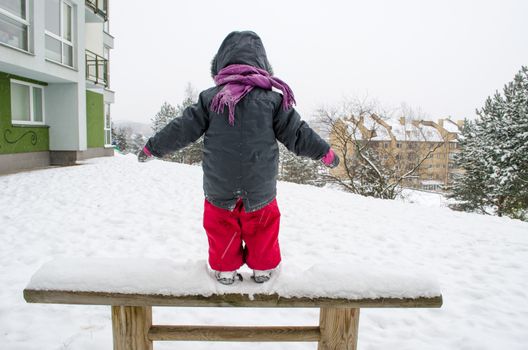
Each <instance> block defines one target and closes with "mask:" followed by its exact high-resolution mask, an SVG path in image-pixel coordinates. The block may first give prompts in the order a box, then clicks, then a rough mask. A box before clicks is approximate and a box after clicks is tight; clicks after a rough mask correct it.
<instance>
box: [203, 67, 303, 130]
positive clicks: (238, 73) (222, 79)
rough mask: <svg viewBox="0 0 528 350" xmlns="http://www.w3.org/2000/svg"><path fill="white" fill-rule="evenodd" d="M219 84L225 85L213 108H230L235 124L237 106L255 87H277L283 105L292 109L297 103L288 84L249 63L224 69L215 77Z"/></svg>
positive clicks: (221, 109)
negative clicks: (280, 92)
mask: <svg viewBox="0 0 528 350" xmlns="http://www.w3.org/2000/svg"><path fill="white" fill-rule="evenodd" d="M214 81H215V83H216V85H217V86H219V85H224V84H225V86H224V88H223V89H222V90H220V91H219V92H218V93H217V94H216V96H215V97H214V98H213V101H212V102H211V109H212V110H213V111H214V112H216V113H222V112H223V111H224V106H225V105H227V107H228V108H229V124H231V125H234V124H235V106H236V104H237V103H238V102H239V101H240V100H241V99H242V98H244V96H246V95H247V94H248V93H249V92H250V91H251V90H253V88H255V87H258V88H262V89H265V90H271V88H272V87H275V88H277V89H279V90H281V91H282V95H283V97H282V107H283V108H284V109H285V110H288V109H290V108H291V107H292V106H293V105H294V104H295V97H294V96H293V91H292V90H291V89H290V87H289V86H288V84H286V83H285V82H283V81H282V80H280V79H279V78H275V77H273V76H271V75H270V74H269V73H268V72H267V71H265V70H264V69H260V68H257V67H253V66H249V65H247V64H232V65H229V66H227V67H225V68H224V69H222V70H221V71H220V72H218V74H217V75H216V76H215V77H214Z"/></svg>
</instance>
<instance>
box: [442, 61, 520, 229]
mask: <svg viewBox="0 0 528 350" xmlns="http://www.w3.org/2000/svg"><path fill="white" fill-rule="evenodd" d="M477 114H478V116H479V118H478V119H477V120H476V121H475V122H474V123H470V124H469V126H468V127H467V128H465V129H464V130H463V132H462V136H463V137H462V142H461V149H462V151H461V153H460V154H459V156H458V157H457V159H456V161H457V162H458V165H459V166H461V167H462V168H463V169H465V174H464V176H462V177H459V178H458V179H455V182H454V184H453V195H452V197H453V198H455V199H457V200H458V201H459V203H458V205H457V206H458V207H459V208H460V209H463V210H478V211H481V212H490V211H492V212H493V213H496V214H497V215H499V216H502V215H508V216H511V217H514V218H520V219H528V214H527V211H528V210H527V208H528V67H522V69H521V70H520V71H519V72H518V73H517V74H516V75H515V77H514V80H513V81H511V82H509V83H508V84H506V85H505V86H504V89H503V94H500V93H499V92H496V93H495V95H494V96H493V97H488V98H487V99H486V102H485V104H484V107H483V108H482V109H480V110H477Z"/></svg>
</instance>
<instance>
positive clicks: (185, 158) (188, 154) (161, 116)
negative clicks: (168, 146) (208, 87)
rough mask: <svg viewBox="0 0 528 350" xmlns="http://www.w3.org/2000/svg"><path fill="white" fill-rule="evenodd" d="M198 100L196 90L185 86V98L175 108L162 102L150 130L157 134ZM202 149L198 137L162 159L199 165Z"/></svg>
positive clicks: (201, 141)
mask: <svg viewBox="0 0 528 350" xmlns="http://www.w3.org/2000/svg"><path fill="white" fill-rule="evenodd" d="M197 100H198V95H197V93H196V90H195V89H194V88H193V87H192V85H191V84H190V83H188V84H187V87H186V88H185V97H184V99H183V101H182V102H181V104H178V105H177V106H176V107H174V106H172V105H171V104H169V103H168V102H164V103H163V105H162V106H161V109H160V111H159V112H158V113H156V115H155V116H154V117H153V118H152V119H151V121H152V130H153V131H154V132H158V131H160V130H161V129H163V128H164V127H165V125H167V124H168V123H170V122H171V121H172V120H173V119H174V118H176V117H180V116H181V115H182V114H183V111H184V110H185V109H186V108H187V107H189V106H192V105H193V104H194V103H196V102H197ZM202 149H203V136H202V137H200V138H199V139H198V140H197V141H195V142H193V143H191V144H190V145H188V146H187V147H184V148H182V149H180V150H178V151H176V152H174V153H172V154H168V155H166V156H165V157H164V159H165V160H168V161H172V162H178V163H185V164H199V163H201V161H202Z"/></svg>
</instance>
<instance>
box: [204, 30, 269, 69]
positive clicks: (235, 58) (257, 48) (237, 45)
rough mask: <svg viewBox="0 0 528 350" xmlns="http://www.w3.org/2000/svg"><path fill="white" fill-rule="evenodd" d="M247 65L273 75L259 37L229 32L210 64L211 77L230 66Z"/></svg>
mask: <svg viewBox="0 0 528 350" xmlns="http://www.w3.org/2000/svg"><path fill="white" fill-rule="evenodd" d="M235 63H236V64H248V65H250V66H253V67H258V68H261V69H265V70H266V71H268V72H269V73H270V74H273V70H272V68H271V65H270V63H269V62H268V57H267V56H266V50H265V49H264V45H263V44H262V40H261V39H260V37H259V36H258V35H257V34H256V33H254V32H252V31H242V32H231V33H230V34H229V35H228V36H227V37H226V38H225V39H224V41H223V42H222V45H220V48H219V49H218V52H217V53H216V55H215V57H214V58H213V61H212V62H211V76H213V77H214V76H215V75H217V74H218V72H219V71H220V70H221V69H222V68H225V67H227V66H229V65H230V64H235Z"/></svg>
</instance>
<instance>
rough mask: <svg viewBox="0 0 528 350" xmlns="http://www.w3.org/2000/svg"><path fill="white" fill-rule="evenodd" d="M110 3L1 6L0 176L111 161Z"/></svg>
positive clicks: (78, 0)
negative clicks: (103, 158) (99, 159)
mask: <svg viewBox="0 0 528 350" xmlns="http://www.w3.org/2000/svg"><path fill="white" fill-rule="evenodd" d="M113 46H114V38H113V37H112V36H111V35H110V34H109V22H108V1H107V0H0V174H1V173H9V172H15V171H19V170H25V169H33V168H38V167H45V166H49V165H69V164H74V163H75V162H76V161H78V160H84V159H87V158H92V157H100V156H111V155H113V148H112V145H111V144H112V140H111V128H110V126H111V122H110V106H111V104H112V103H113V102H114V92H113V91H112V90H110V79H109V77H110V69H109V56H110V50H111V49H112V48H113Z"/></svg>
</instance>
